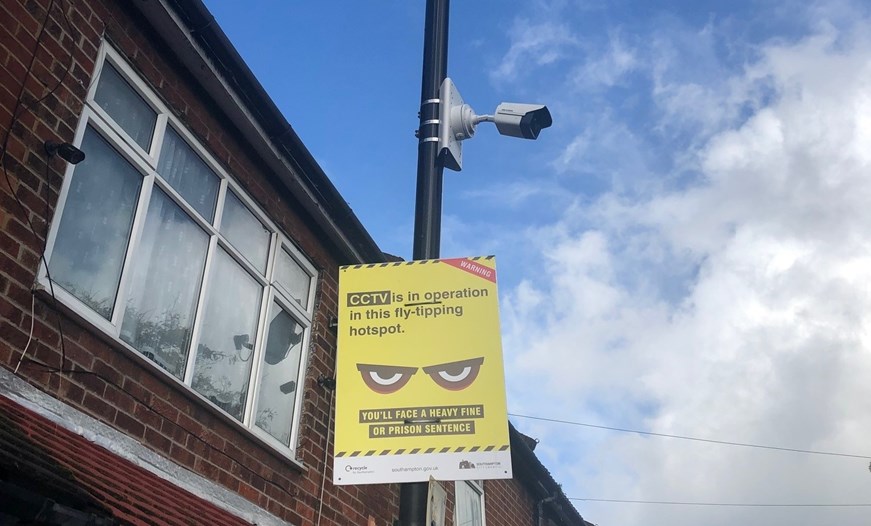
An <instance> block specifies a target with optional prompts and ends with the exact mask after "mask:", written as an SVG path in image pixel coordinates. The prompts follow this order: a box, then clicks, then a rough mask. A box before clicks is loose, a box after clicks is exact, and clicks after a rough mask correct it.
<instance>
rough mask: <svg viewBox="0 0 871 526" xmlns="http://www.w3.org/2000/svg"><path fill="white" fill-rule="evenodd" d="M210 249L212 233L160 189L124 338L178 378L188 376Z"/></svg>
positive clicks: (139, 257)
mask: <svg viewBox="0 0 871 526" xmlns="http://www.w3.org/2000/svg"><path fill="white" fill-rule="evenodd" d="M208 245H209V238H208V236H207V235H206V233H205V232H203V231H202V229H201V228H199V227H198V226H197V225H196V223H194V221H193V220H192V219H191V218H190V217H189V216H188V215H187V214H186V213H184V212H183V211H182V209H181V208H179V206H178V205H177V204H175V203H174V202H173V201H172V200H171V199H170V198H169V197H168V196H167V195H166V193H164V192H163V191H162V190H161V189H160V188H158V187H157V186H155V187H154V190H153V191H152V194H151V204H150V205H149V207H148V214H147V218H146V220H145V229H144V231H143V233H142V239H141V240H140V243H139V247H138V249H137V250H136V255H135V256H134V259H133V261H134V271H133V272H134V274H133V280H132V284H131V286H130V296H129V299H128V300H127V309H126V311H125V312H124V322H123V324H122V325H121V339H123V340H124V341H126V342H127V343H129V344H130V345H132V346H133V347H135V348H137V349H139V351H140V352H142V354H144V355H145V356H147V357H148V358H150V359H152V360H154V361H155V362H156V363H157V364H158V365H160V366H161V367H163V368H164V369H166V370H167V371H169V372H170V373H171V374H173V375H174V376H175V377H177V378H182V377H183V376H184V367H185V363H186V361H187V355H188V347H189V345H190V336H191V328H192V326H193V322H194V312H195V309H196V301H197V296H198V294H199V291H200V282H201V281H202V274H203V265H204V264H205V260H206V250H207V249H208Z"/></svg>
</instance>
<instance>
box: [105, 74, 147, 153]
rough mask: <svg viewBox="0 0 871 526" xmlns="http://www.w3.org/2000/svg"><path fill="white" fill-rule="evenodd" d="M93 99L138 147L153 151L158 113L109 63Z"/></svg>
mask: <svg viewBox="0 0 871 526" xmlns="http://www.w3.org/2000/svg"><path fill="white" fill-rule="evenodd" d="M94 100H95V101H96V102H97V104H98V105H99V106H100V107H101V108H103V109H104V110H105V111H106V113H108V114H109V115H110V116H111V117H112V119H114V120H115V122H117V123H118V126H121V129H122V130H124V131H125V132H127V135H129V136H130V138H131V139H133V140H134V141H135V142H136V144H138V145H139V146H140V147H142V149H143V150H145V151H146V152H147V151H149V150H150V148H151V137H152V135H153V134H154V125H155V123H156V122H157V114H156V113H155V112H154V110H153V109H151V106H149V105H148V103H147V102H145V100H144V99H143V98H142V97H141V96H140V95H139V94H138V93H136V91H135V90H134V89H133V88H132V87H131V86H130V84H128V83H127V81H126V80H124V77H122V76H121V74H120V73H118V71H117V70H116V69H115V68H114V67H112V65H110V64H109V63H108V62H106V63H105V64H104V65H103V71H102V73H100V83H99V84H98V85H97V91H96V93H94Z"/></svg>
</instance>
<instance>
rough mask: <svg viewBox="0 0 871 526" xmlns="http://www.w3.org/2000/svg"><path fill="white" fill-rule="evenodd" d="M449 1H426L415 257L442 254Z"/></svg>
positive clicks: (418, 148) (415, 220)
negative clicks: (442, 94) (442, 115)
mask: <svg viewBox="0 0 871 526" xmlns="http://www.w3.org/2000/svg"><path fill="white" fill-rule="evenodd" d="M449 3H450V2H449V0H427V2H426V27H425V31H424V41H423V78H422V80H421V87H420V127H419V128H418V131H417V133H418V140H419V141H420V142H419V143H418V146H417V200H416V201H415V212H414V252H413V256H412V257H413V258H414V259H435V258H438V257H439V244H440V241H441V226H442V171H443V170H444V166H443V165H442V163H441V160H440V159H439V148H438V144H439V143H438V135H439V120H438V119H439V88H440V87H441V84H442V81H444V80H445V77H446V76H447V69H448V7H449Z"/></svg>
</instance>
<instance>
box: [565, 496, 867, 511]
mask: <svg viewBox="0 0 871 526" xmlns="http://www.w3.org/2000/svg"><path fill="white" fill-rule="evenodd" d="M567 498H568V500H576V501H583V502H615V503H623V504H660V505H665V506H721V507H730V508H869V507H871V503H867V504H866V503H856V504H852V503H851V504H841V503H831V504H822V503H811V504H805V503H801V504H768V503H755V502H680V501H668V500H627V499H585V498H581V497H567Z"/></svg>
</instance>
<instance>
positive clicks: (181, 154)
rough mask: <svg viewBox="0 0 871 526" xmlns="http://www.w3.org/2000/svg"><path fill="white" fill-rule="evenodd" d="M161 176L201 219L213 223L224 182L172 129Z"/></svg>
mask: <svg viewBox="0 0 871 526" xmlns="http://www.w3.org/2000/svg"><path fill="white" fill-rule="evenodd" d="M157 173H159V174H160V176H161V177H163V178H164V179H165V180H166V182H168V183H169V184H170V186H172V187H173V188H174V189H175V191H176V192H178V193H179V194H180V195H181V196H182V197H183V198H184V200H185V201H187V202H188V204H190V205H191V206H192V207H194V209H195V210H196V211H197V212H199V213H200V215H201V216H203V217H204V218H206V220H207V221H208V222H210V223H211V222H212V219H214V217H215V201H216V200H217V198H218V188H219V187H220V185H221V180H220V178H219V177H218V176H217V175H216V174H215V172H213V171H212V170H211V169H210V168H209V167H208V166H207V165H206V163H204V162H203V160H202V159H200V157H199V156H198V155H197V154H196V153H194V151H193V150H192V149H191V147H190V146H188V144H187V143H186V142H184V140H182V138H181V137H180V136H179V134H178V133H177V132H176V131H175V130H173V129H172V128H171V127H169V126H167V127H166V137H164V139H163V147H162V148H161V149H160V163H159V164H158V165H157Z"/></svg>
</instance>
